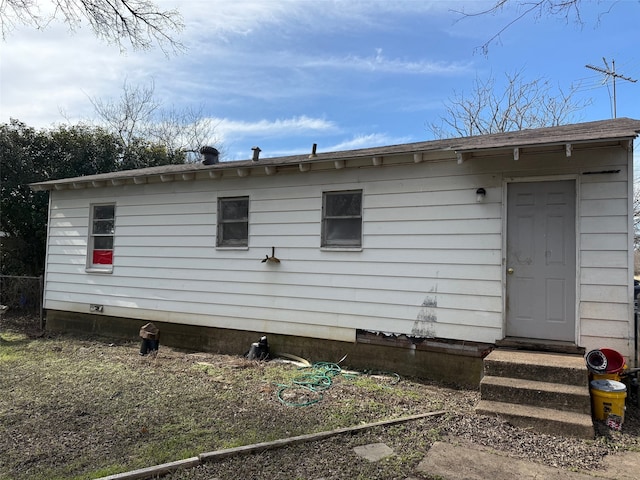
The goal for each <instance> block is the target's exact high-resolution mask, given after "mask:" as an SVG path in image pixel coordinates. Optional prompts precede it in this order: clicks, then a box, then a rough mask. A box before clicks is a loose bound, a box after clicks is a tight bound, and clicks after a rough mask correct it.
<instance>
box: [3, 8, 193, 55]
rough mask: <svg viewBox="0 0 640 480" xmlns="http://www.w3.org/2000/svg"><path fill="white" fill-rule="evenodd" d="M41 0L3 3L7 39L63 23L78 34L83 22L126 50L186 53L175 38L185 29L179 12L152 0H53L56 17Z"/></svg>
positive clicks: (98, 35) (4, 36)
mask: <svg viewBox="0 0 640 480" xmlns="http://www.w3.org/2000/svg"><path fill="white" fill-rule="evenodd" d="M42 3H43V2H40V1H39V0H0V31H1V33H2V38H3V39H5V38H6V37H7V35H8V33H9V32H10V31H11V30H12V29H13V28H14V27H15V26H16V24H18V23H21V24H24V25H30V26H33V27H35V28H44V27H46V25H47V24H49V23H50V22H51V21H53V20H54V19H58V18H60V19H62V20H63V21H64V22H65V23H66V24H67V25H69V28H70V29H71V30H75V29H76V28H78V26H79V25H80V24H81V23H82V21H83V19H84V20H85V21H87V22H88V23H89V25H90V26H91V28H92V29H93V32H94V33H95V35H96V36H97V37H98V38H101V39H103V40H105V41H106V42H107V43H112V44H115V45H118V47H120V49H121V50H126V48H125V44H126V43H128V44H129V45H130V46H131V47H132V48H133V49H137V50H144V49H148V48H150V47H151V46H152V45H153V44H154V43H157V44H158V45H159V46H160V48H162V50H163V51H164V52H165V53H170V52H178V51H181V50H183V48H184V47H183V45H182V44H181V43H180V42H179V41H178V40H177V39H176V37H174V36H173V34H176V33H178V32H180V31H182V29H183V28H184V25H183V23H182V17H181V16H180V14H179V13H178V12H177V11H176V10H165V11H163V10H160V9H159V8H158V7H157V6H156V5H155V4H154V3H153V2H151V1H149V0H49V2H44V3H48V4H49V6H50V7H52V11H53V13H44V14H43V13H42V9H41V8H40V6H41V4H42Z"/></svg>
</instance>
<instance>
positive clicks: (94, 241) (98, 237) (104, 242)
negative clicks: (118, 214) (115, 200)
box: [87, 205, 115, 270]
mask: <svg viewBox="0 0 640 480" xmlns="http://www.w3.org/2000/svg"><path fill="white" fill-rule="evenodd" d="M114 234H115V205H94V206H93V207H92V211H91V230H90V234H89V235H90V236H89V245H88V247H89V248H88V260H87V266H88V267H97V268H101V269H102V268H105V267H110V266H111V265H113V239H114ZM109 270H110V268H109Z"/></svg>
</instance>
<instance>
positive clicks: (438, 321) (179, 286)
mask: <svg viewBox="0 0 640 480" xmlns="http://www.w3.org/2000/svg"><path fill="white" fill-rule="evenodd" d="M618 150H619V151H620V152H624V151H623V150H622V149H618ZM627 157H628V155H627V154H626V152H624V153H621V154H619V155H617V156H616V155H612V154H607V156H604V154H603V152H602V151H601V150H597V151H593V152H591V153H580V152H577V153H576V155H574V156H573V157H571V158H570V159H567V158H566V157H564V156H563V155H560V154H558V155H555V154H554V155H550V156H542V154H540V155H539V156H521V158H520V160H519V161H517V162H515V161H513V159H512V158H509V157H504V156H502V157H496V158H492V157H486V158H481V159H471V160H470V161H467V162H465V163H463V164H462V165H458V164H457V163H456V162H455V160H452V161H446V162H444V161H439V162H433V163H430V162H424V163H420V164H415V163H413V162H411V163H408V164H406V165H395V166H382V167H369V168H359V169H349V168H347V169H343V170H328V171H321V172H307V173H295V174H278V175H272V176H268V177H267V176H260V177H258V176H256V177H251V176H250V177H246V178H237V179H227V178H225V179H222V180H221V179H208V180H195V181H189V182H175V183H157V184H147V185H126V186H121V187H110V188H100V189H85V190H63V191H52V192H51V195H52V201H51V212H50V213H51V221H50V238H49V247H48V248H49V249H48V264H47V276H46V303H45V306H46V308H52V309H62V310H70V311H79V312H88V311H89V304H95V303H97V304H102V305H104V313H105V314H107V315H118V316H128V317H132V318H142V319H153V318H156V319H158V320H162V319H165V320H167V321H175V322H184V323H193V324H197V325H209V326H214V327H216V326H217V327H224V328H238V329H251V330H258V331H264V332H266V333H269V332H277V333H291V334H294V335H305V336H316V337H322V338H329V339H339V340H348V341H353V340H354V339H355V329H366V330H371V331H382V332H389V333H396V334H407V335H420V336H433V337H439V338H451V339H459V340H467V341H480V342H494V341H496V340H498V339H501V338H503V335H504V329H503V322H504V319H503V313H502V308H503V307H502V306H503V303H504V300H503V287H504V285H503V282H504V278H503V276H504V272H503V267H502V264H503V252H502V248H503V239H502V233H503V232H502V228H503V220H502V215H503V212H504V206H503V205H502V199H503V191H502V189H503V185H504V183H505V181H508V179H510V178H519V177H524V178H531V177H542V176H544V177H545V179H550V178H554V175H565V176H566V175H573V176H574V178H577V181H578V192H579V199H578V200H579V202H578V212H579V219H578V220H579V221H578V228H579V231H578V233H579V235H578V245H579V266H580V267H579V273H578V279H579V283H580V286H579V289H578V292H579V305H578V310H579V319H582V320H581V321H579V322H578V325H579V327H578V330H579V337H578V338H579V340H580V342H579V343H582V344H589V345H591V344H593V343H594V342H595V340H593V339H597V341H598V342H605V341H607V340H608V339H609V338H610V339H612V341H613V340H615V342H618V343H617V345H618V346H619V344H620V343H621V342H623V341H628V330H629V322H630V318H629V290H628V281H629V279H630V271H629V262H628V258H629V256H628V254H627V252H628V251H627V248H628V238H629V220H628V216H627V205H628V199H627V193H626V192H627V190H628V175H627V164H628V159H627ZM603 158H604V159H605V160H606V161H604V162H603ZM592 168H593V169H598V170H603V169H620V173H617V174H603V175H581V174H580V173H581V172H583V171H588V170H589V169H592ZM479 187H483V188H485V189H486V191H487V197H486V199H485V201H484V202H483V203H476V198H475V191H476V189H477V188H479ZM342 189H344V190H348V189H362V190H363V247H362V250H361V251H333V250H324V249H321V248H320V232H321V215H322V210H321V208H322V192H323V191H328V190H332V191H335V190H342ZM235 195H248V196H249V198H250V209H249V247H248V248H246V249H218V248H216V247H215V245H216V238H215V236H216V205H217V198H218V197H219V196H235ZM95 202H115V203H116V232H115V245H114V268H113V273H112V274H97V273H87V272H85V265H86V258H85V257H86V253H87V251H86V246H87V235H88V216H89V206H90V204H91V203H95ZM272 247H275V255H276V256H277V257H278V258H280V260H281V263H280V264H277V265H274V264H269V263H261V260H262V259H263V258H264V257H265V255H266V254H270V253H271V248H272ZM625 329H626V330H625ZM625 331H626V332H627V333H625ZM625 335H626V337H625ZM597 346H601V345H597ZM625 353H626V351H625Z"/></svg>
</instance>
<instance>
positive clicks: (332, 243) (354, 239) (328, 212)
mask: <svg viewBox="0 0 640 480" xmlns="http://www.w3.org/2000/svg"><path fill="white" fill-rule="evenodd" d="M323 198H324V202H323V207H324V208H323V222H322V246H323V247H360V246H362V190H357V191H349V192H325V193H324V197H323Z"/></svg>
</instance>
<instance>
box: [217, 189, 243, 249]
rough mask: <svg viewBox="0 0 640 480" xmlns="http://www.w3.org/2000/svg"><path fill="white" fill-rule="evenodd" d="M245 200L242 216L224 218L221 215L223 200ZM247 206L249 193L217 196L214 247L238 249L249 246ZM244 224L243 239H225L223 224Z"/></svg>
mask: <svg viewBox="0 0 640 480" xmlns="http://www.w3.org/2000/svg"><path fill="white" fill-rule="evenodd" d="M239 200H243V201H246V204H247V215H246V217H242V218H224V216H223V211H224V209H223V204H224V202H227V201H228V202H231V201H239ZM249 206H250V200H249V195H236V196H233V197H218V205H217V222H216V223H217V226H216V247H217V248H239V249H247V248H249ZM240 223H242V224H244V225H245V226H246V227H245V230H246V237H245V238H243V239H240V240H238V239H226V238H225V236H224V230H225V226H227V225H231V224H240Z"/></svg>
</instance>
